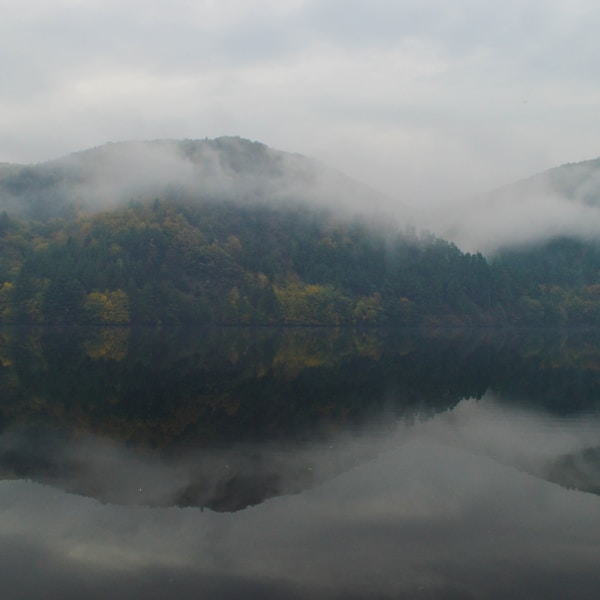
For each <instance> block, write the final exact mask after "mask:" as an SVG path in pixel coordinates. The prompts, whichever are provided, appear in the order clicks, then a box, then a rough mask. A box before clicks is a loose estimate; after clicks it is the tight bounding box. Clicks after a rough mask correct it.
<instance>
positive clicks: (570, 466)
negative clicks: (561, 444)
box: [544, 447, 600, 495]
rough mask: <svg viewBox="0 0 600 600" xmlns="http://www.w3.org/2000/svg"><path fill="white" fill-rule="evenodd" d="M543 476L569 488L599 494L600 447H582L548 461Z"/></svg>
mask: <svg viewBox="0 0 600 600" xmlns="http://www.w3.org/2000/svg"><path fill="white" fill-rule="evenodd" d="M544 478H545V479H548V481H553V482H555V483H558V484H560V485H562V486H564V487H566V488H569V489H575V490H579V491H581V492H590V493H592V494H597V495H600V447H595V448H584V449H583V450H580V451H579V452H575V453H570V454H565V455H563V456H560V457H559V458H557V459H556V460H553V461H551V462H549V463H548V464H547V465H546V466H545V472H544Z"/></svg>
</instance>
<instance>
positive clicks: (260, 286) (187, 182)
mask: <svg viewBox="0 0 600 600" xmlns="http://www.w3.org/2000/svg"><path fill="white" fill-rule="evenodd" d="M0 167H1V168H0V322H1V323H6V324H8V323H23V324H52V325H57V324H61V325H70V324H86V325H123V326H125V325H158V324H173V325H175V324H185V325H190V324H198V325H204V324H219V325H223V324H225V325H237V324H243V325H248V324H260V325H266V324H268V325H336V326H339V325H367V326H374V325H376V326H381V325H402V326H405V325H411V326H412V325H427V326H431V325H436V326H437V325H446V326H447V325H451V326H472V325H476V326H505V325H517V326H520V325H527V326H531V325H535V326H538V325H551V326H556V325H568V326H582V325H585V326H588V325H600V243H598V241H597V235H595V233H596V232H597V233H600V219H599V218H598V216H599V211H600V206H598V201H597V196H596V195H595V189H596V187H595V182H596V179H597V174H596V173H597V171H598V164H597V163H596V162H595V161H593V162H591V163H589V164H587V163H585V164H582V165H574V166H567V167H560V168H558V169H556V170H553V171H551V172H549V173H546V174H542V175H540V176H537V177H534V178H532V179H530V180H528V181H526V182H522V183H520V184H515V185H514V186H509V187H507V188H504V189H503V190H500V191H498V192H496V193H495V194H492V195H490V196H487V197H485V198H480V199H478V200H477V201H476V202H475V201H473V202H471V203H470V204H465V205H463V206H462V207H461V206H457V207H456V208H455V209H453V212H452V213H446V214H444V213H439V214H438V213H436V214H435V215H433V216H431V215H430V224H431V225H432V227H431V230H432V231H434V232H436V233H438V234H439V233H440V232H441V234H443V235H444V238H445V239H442V238H438V237H436V236H435V235H432V234H428V233H426V232H425V233H422V232H417V230H416V228H411V227H409V226H407V224H409V223H410V222H411V220H412V218H414V219H415V221H414V222H416V223H417V224H418V223H419V220H418V218H417V217H418V215H417V213H416V212H414V213H412V214H411V215H410V217H409V216H407V215H408V211H405V210H404V209H403V208H402V207H395V208H394V210H392V211H391V213H390V210H391V209H392V205H391V204H390V200H389V199H387V198H385V197H384V196H382V195H380V194H378V193H377V192H376V191H374V190H372V189H371V188H369V187H368V186H365V185H363V184H361V183H358V182H356V181H354V180H352V179H351V178H349V177H346V176H345V175H342V174H340V173H338V172H336V171H334V170H332V169H328V168H327V167H325V166H323V165H321V164H319V163H318V162H316V161H313V160H310V159H307V158H305V157H303V156H300V155H296V154H288V153H285V152H280V151H277V150H272V149H270V148H268V147H267V146H265V145H263V144H260V143H257V142H250V141H248V140H243V139H239V138H218V139H216V140H202V141H193V140H184V141H169V140H166V141H165V140H162V141H161V140H159V141H154V142H126V143H119V144H107V145H104V146H100V147H98V148H94V149H91V150H87V151H84V152H79V153H76V154H72V155H70V156H67V157H64V158H62V159H58V160H55V161H51V162H48V163H43V164H40V165H33V166H20V165H4V166H1V165H0ZM433 225H435V227H433ZM447 239H450V240H451V241H447ZM453 242H455V243H453ZM465 250H467V251H465ZM483 252H485V254H486V255H487V258H486V257H485V256H484V254H483Z"/></svg>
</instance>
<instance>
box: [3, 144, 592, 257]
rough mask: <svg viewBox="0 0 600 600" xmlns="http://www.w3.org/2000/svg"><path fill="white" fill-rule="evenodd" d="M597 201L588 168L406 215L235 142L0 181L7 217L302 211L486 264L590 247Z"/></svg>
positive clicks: (119, 148)
mask: <svg viewBox="0 0 600 600" xmlns="http://www.w3.org/2000/svg"><path fill="white" fill-rule="evenodd" d="M449 193H450V192H449ZM599 197H600V169H599V166H598V164H597V161H587V162H584V163H578V164H575V165H565V166H563V167H558V168H555V169H552V170H550V171H547V172H544V173H542V174H540V175H537V176H533V177H531V178H530V179H528V180H524V181H521V182H517V183H513V184H509V185H506V186H505V187H503V188H500V189H498V190H496V191H492V192H489V193H487V194H481V195H478V196H476V197H471V198H465V199H463V200H456V199H455V200H454V201H444V199H443V197H440V200H439V201H438V202H431V203H427V204H425V205H422V206H411V205H410V204H409V203H408V202H406V201H405V198H404V197H402V198H394V197H391V196H387V195H385V194H383V193H381V192H379V191H378V190H376V189H374V188H372V187H370V186H368V185H366V184H364V183H362V182H360V181H357V180H356V179H353V178H352V177H350V176H348V175H346V174H344V173H342V172H340V171H337V170H335V169H333V168H330V167H328V166H327V165H325V164H323V163H320V162H318V161H316V160H314V159H311V158H308V157H305V156H302V155H300V154H293V153H289V152H282V151H279V150H275V149H272V148H269V147H268V146H266V145H264V144H262V143H259V142H251V141H249V140H244V139H241V138H217V139H215V140H182V141H176V140H156V141H152V142H141V141H139V142H125V143H114V144H112V143H109V144H106V145H103V146H100V147H98V148H93V149H90V150H86V151H82V152H77V153H74V154H71V155H68V156H66V157H64V158H61V159H57V160H53V161H49V162H46V163H41V164H39V165H31V166H26V167H21V166H14V167H11V166H10V165H5V166H4V168H3V171H2V172H1V173H0V205H1V207H2V208H3V209H7V210H9V211H10V212H17V213H19V212H21V211H23V210H27V206H28V205H29V206H39V205H40V203H41V205H43V206H44V207H45V210H48V211H49V212H50V213H52V211H53V210H57V209H58V207H60V206H64V205H65V203H66V204H71V205H72V206H74V207H76V208H77V209H78V210H83V211H85V212H98V211H106V210H111V209H117V208H122V207H126V206H128V204H129V203H130V202H132V201H134V202H135V201H149V200H153V199H154V198H163V199H164V198H166V199H170V200H185V201H189V202H205V201H218V202H233V203H237V204H238V205H241V206H246V207H248V206H250V207H252V206H263V207H270V208H290V207H305V208H310V209H312V210H315V211H322V212H324V213H325V212H328V213H330V214H332V215H335V216H336V217H338V218H356V217H360V218H363V219H368V220H369V221H370V222H373V223H378V224H380V225H381V224H385V225H386V227H388V228H390V227H392V228H394V227H395V228H396V229H397V230H399V231H402V230H404V229H406V228H407V227H410V228H414V229H417V230H422V231H428V232H432V233H434V234H435V235H437V236H438V237H441V238H443V239H447V240H449V241H451V242H453V243H455V244H456V245H457V246H458V247H459V248H460V249H461V250H463V251H469V252H482V253H484V254H486V255H488V256H489V255H493V254H494V253H495V252H496V251H498V250H500V249H503V248H509V247H514V246H525V245H531V244H536V243H540V242H544V241H546V240H549V239H552V238H555V237H559V236H571V237H576V238H580V239H584V240H587V239H590V238H594V237H595V236H597V235H598V234H599V233H600V218H599V217H600V202H599V201H598V198H599Z"/></svg>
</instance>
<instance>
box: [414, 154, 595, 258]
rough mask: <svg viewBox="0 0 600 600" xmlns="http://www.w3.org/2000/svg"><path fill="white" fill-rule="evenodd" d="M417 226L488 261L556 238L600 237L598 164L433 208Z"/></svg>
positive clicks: (539, 176)
mask: <svg viewBox="0 0 600 600" xmlns="http://www.w3.org/2000/svg"><path fill="white" fill-rule="evenodd" d="M422 223H423V225H424V226H426V227H428V228H430V229H431V230H433V231H435V232H436V233H437V234H438V235H440V236H442V237H444V238H445V239H448V240H451V241H452V242H454V243H456V244H458V245H459V246H460V247H461V248H462V249H463V250H468V251H474V250H477V251H480V252H484V253H485V254H487V255H492V254H494V253H495V252H496V251H498V250H501V249H506V248H510V247H519V246H524V245H533V244H539V243H544V242H547V241H548V240H551V239H554V238H557V237H571V238H575V239H578V240H583V241H588V240H590V239H593V238H595V237H597V236H598V235H600V158H596V159H594V160H588V161H584V162H579V163H572V164H565V165H562V166H559V167H555V168H553V169H550V170H548V171H545V172H543V173H539V174H537V175H534V176H532V177H529V178H527V179H524V180H522V181H518V182H516V183H513V184H510V185H506V186H504V187H502V188H500V189H498V190H495V191H493V192H490V193H488V194H484V195H481V196H478V197H475V198H471V199H468V200H465V201H464V202H459V203H456V204H453V205H452V206H446V207H444V208H442V209H440V208H436V210H435V211H430V212H429V213H428V214H426V215H424V216H423V217H422Z"/></svg>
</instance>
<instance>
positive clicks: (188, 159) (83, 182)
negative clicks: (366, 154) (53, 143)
mask: <svg viewBox="0 0 600 600" xmlns="http://www.w3.org/2000/svg"><path fill="white" fill-rule="evenodd" d="M165 195H167V196H169V195H170V196H177V197H178V198H181V197H183V196H184V197H187V198H188V199H190V198H192V197H195V198H197V199H201V200H220V199H226V200H229V201H241V202H245V203H256V204H264V203H270V202H301V203H303V204H307V205H311V206H313V207H316V206H319V207H328V208H332V209H335V208H341V207H342V206H343V207H344V209H345V210H348V209H349V210H354V211H359V212H365V210H366V209H368V210H369V211H372V210H373V209H374V208H375V209H376V207H377V206H378V205H380V206H383V204H384V203H385V202H384V201H385V198H384V196H383V194H381V193H379V192H377V191H375V190H374V189H372V188H370V187H368V186H367V185H365V184H363V183H360V182H358V181H356V180H353V179H351V178H350V177H348V176H346V175H343V174H342V173H340V172H337V171H335V170H334V169H331V168H328V167H326V166H325V165H322V164H320V163H318V162H317V161H315V160H312V159H309V158H307V157H304V156H302V155H300V154H292V153H288V152H283V151H279V150H274V149H272V148H269V147H268V146H266V145H265V144H262V143H260V142H253V141H250V140H246V139H242V138H236V137H221V138H216V139H214V140H209V139H204V140H154V141H131V142H118V143H107V144H104V145H102V146H98V147H96V148H91V149H88V150H84V151H81V152H76V153H74V154H70V155H68V156H65V157H62V158H59V159H56V160H52V161H48V162H45V163H40V164H36V165H26V166H14V167H13V166H10V165H7V166H6V167H5V168H3V167H2V165H0V210H7V211H8V212H11V213H16V214H20V215H22V216H29V217H36V218H40V217H42V218H51V217H53V216H64V215H65V214H67V213H68V212H69V211H72V210H73V209H75V210H84V211H86V212H89V211H95V210H106V209H111V208H115V207H117V206H120V205H122V204H123V203H126V202H127V201H130V200H139V199H143V198H148V197H150V198H154V197H161V198H162V197H165Z"/></svg>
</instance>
